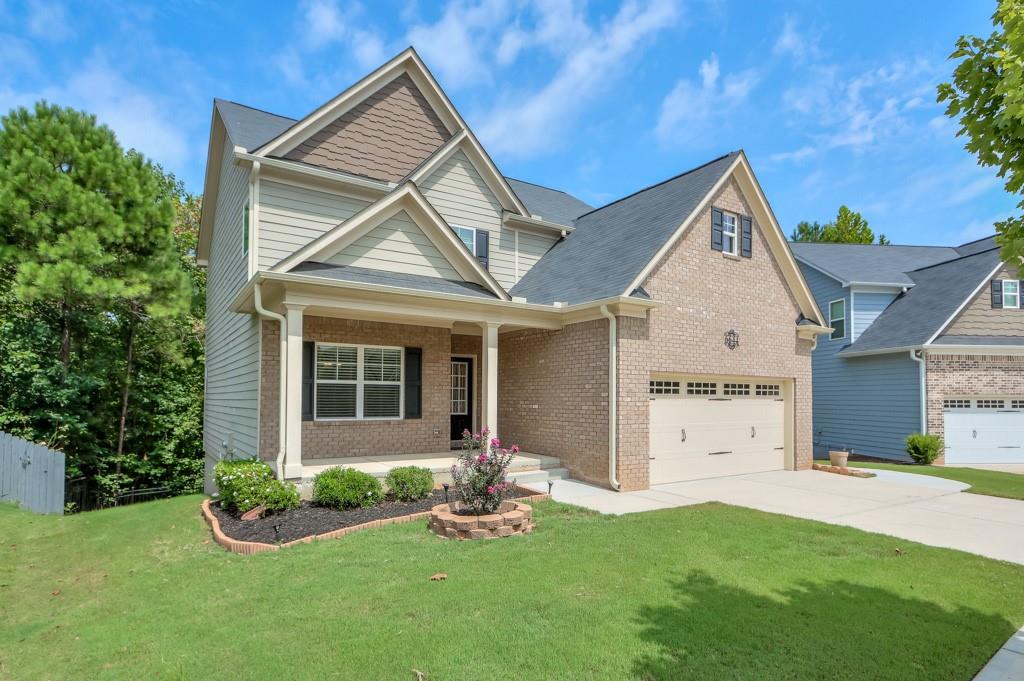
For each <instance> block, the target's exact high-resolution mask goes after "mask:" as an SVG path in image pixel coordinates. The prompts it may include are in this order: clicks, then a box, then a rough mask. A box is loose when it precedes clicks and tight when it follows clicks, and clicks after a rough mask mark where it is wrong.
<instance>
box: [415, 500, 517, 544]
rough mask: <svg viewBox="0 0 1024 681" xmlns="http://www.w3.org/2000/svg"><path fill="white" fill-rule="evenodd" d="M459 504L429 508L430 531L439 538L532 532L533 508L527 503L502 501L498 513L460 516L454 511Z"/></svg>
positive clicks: (489, 537) (463, 537) (499, 535)
mask: <svg viewBox="0 0 1024 681" xmlns="http://www.w3.org/2000/svg"><path fill="white" fill-rule="evenodd" d="M461 505H462V502H460V501H456V502H453V503H450V504H438V505H437V506H435V507H434V508H432V509H431V510H430V522H429V524H428V527H430V530H431V531H432V532H433V533H434V534H436V535H437V536H439V537H445V538H447V539H460V540H462V539H498V538H499V537H511V536H512V535H515V534H530V533H531V532H533V528H534V522H533V508H532V507H530V506H528V505H527V504H523V503H520V502H518V501H503V502H501V506H500V507H499V508H498V512H497V513H491V514H488V515H459V514H458V513H456V512H455V511H457V510H458V508H459V507H460V506H461Z"/></svg>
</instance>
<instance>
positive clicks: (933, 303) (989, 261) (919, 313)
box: [840, 246, 1000, 354]
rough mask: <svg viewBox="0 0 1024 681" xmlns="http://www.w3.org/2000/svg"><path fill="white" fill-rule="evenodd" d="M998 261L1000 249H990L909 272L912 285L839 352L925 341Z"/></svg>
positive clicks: (877, 349)
mask: <svg viewBox="0 0 1024 681" xmlns="http://www.w3.org/2000/svg"><path fill="white" fill-rule="evenodd" d="M881 248H891V247H890V246H885V247H881ZM999 261H1000V260H999V250H998V249H991V250H988V251H982V252H980V253H975V254H974V255H969V256H965V257H962V258H957V259H956V260H950V261H948V262H944V263H941V264H938V265H933V266H930V267H924V268H922V269H918V270H914V271H912V272H908V273H907V276H908V277H909V278H910V279H911V281H912V283H913V285H914V286H913V288H911V289H910V290H909V291H907V292H906V293H904V294H902V295H900V296H898V297H897V298H896V300H894V301H893V302H892V303H891V304H890V305H889V307H887V308H885V311H883V312H882V314H880V315H878V318H877V319H875V321H874V322H873V323H872V324H871V326H869V327H868V328H867V329H865V330H864V332H863V333H861V335H860V336H859V337H858V338H857V340H856V341H854V342H853V343H852V344H850V345H849V346H847V347H846V348H844V349H843V350H842V351H841V352H840V354H851V353H859V352H866V351H867V352H870V351H884V350H887V349H896V348H906V347H913V346H917V345H922V344H924V343H926V342H927V341H928V339H929V338H931V337H932V336H933V335H935V333H936V332H937V331H938V330H939V329H940V328H941V327H942V325H943V324H944V323H945V322H946V320H947V319H949V318H950V317H951V316H952V315H953V313H954V312H956V310H957V308H958V307H960V305H961V304H962V303H963V302H964V301H965V300H966V299H967V297H968V296H969V295H971V293H973V292H974V290H975V289H976V288H977V287H978V285H979V284H981V283H982V282H983V281H984V280H985V278H986V277H988V276H989V275H990V274H991V273H992V270H994V269H995V267H996V266H997V265H998V264H999Z"/></svg>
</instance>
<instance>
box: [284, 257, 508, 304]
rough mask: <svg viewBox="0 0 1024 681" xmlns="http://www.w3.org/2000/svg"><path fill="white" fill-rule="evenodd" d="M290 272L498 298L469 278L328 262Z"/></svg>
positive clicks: (298, 267)
mask: <svg viewBox="0 0 1024 681" xmlns="http://www.w3.org/2000/svg"><path fill="white" fill-rule="evenodd" d="M290 272H292V273H295V274H309V275H313V276H316V277H324V278H327V279H335V280H338V281H351V282H354V283H357V284H376V285H379V286H394V287H396V288H407V289H413V290H415V291H430V292H433V293H450V294H454V295H460V296H473V297H474V298H497V296H496V295H494V294H493V293H491V292H490V291H488V290H487V289H486V288H484V287H483V286H480V285H479V284H473V283H470V282H468V281H452V280H450V279H439V278H437V277H428V276H424V275H422V274H401V273H399V272H385V271H384V270H372V269H369V268H366V267H352V266H349V265H332V264H330V263H322V262H313V261H306V262H304V263H300V264H298V265H296V266H295V267H293V268H292V269H291V270H290Z"/></svg>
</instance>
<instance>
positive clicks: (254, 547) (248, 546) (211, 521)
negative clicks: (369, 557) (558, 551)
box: [201, 494, 551, 555]
mask: <svg viewBox="0 0 1024 681" xmlns="http://www.w3.org/2000/svg"><path fill="white" fill-rule="evenodd" d="M522 498H523V499H525V500H527V501H542V500H545V499H550V498H551V495H550V494H534V495H533V496H529V497H522ZM212 501H213V500H212V499H204V500H203V503H202V505H201V508H202V513H203V518H205V519H206V524H207V525H209V526H210V530H211V531H212V532H213V540H214V541H215V542H217V543H218V544H219V545H220V546H222V547H223V548H224V549H226V550H228V551H231V552H232V553H240V554H242V555H251V554H254V553H263V552H265V551H277V550H278V549H281V548H287V547H289V546H295V545H296V544H310V543H312V542H313V541H314V540H316V541H320V540H322V539H341V538H342V537H344V536H345V535H349V534H352V533H353V532H359V531H360V530H372V529H374V528H376V527H384V526H385V525H401V524H403V523H410V522H413V521H416V520H423V519H425V518H429V517H430V515H431V513H432V512H433V511H420V512H418V513H411V514H409V515H403V516H397V517H395V518H381V519H379V520H371V521H370V522H368V523H362V524H361V525H352V526H351V527H342V528H339V529H337V530H332V531H330V532H324V533H322V534H314V535H310V536H308V537H302V538H301V539H294V540H292V541H290V542H285V543H283V544H266V543H264V542H258V541H242V540H240V539H232V538H231V537H229V536H227V535H226V534H224V532H223V531H222V530H221V529H220V521H219V520H217V516H215V515H214V514H213V511H211V510H210V503H211V502H212ZM442 505H446V504H442ZM524 505H525V504H524ZM527 508H529V507H527Z"/></svg>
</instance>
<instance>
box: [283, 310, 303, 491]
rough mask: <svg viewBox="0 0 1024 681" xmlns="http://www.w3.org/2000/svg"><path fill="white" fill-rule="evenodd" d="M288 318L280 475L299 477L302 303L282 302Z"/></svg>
mask: <svg viewBox="0 0 1024 681" xmlns="http://www.w3.org/2000/svg"><path fill="white" fill-rule="evenodd" d="M285 309H286V310H287V313H286V315H285V316H286V318H287V320H288V389H287V390H286V391H285V395H286V397H287V407H286V410H285V413H286V416H287V421H288V424H287V428H286V433H287V437H286V441H285V455H284V477H285V478H301V477H302V311H303V309H305V305H291V304H288V303H285Z"/></svg>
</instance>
